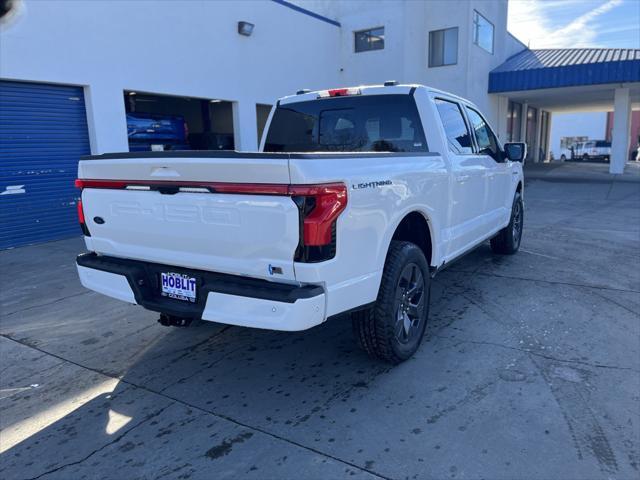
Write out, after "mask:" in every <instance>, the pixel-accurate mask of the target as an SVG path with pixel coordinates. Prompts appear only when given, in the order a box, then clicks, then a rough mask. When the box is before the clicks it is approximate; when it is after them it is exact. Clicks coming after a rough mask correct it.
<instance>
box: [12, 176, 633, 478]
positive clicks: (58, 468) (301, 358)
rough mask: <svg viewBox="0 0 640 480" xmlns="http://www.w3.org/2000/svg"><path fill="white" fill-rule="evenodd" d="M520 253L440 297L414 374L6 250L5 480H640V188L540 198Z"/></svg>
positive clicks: (485, 255)
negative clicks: (165, 304)
mask: <svg viewBox="0 0 640 480" xmlns="http://www.w3.org/2000/svg"><path fill="white" fill-rule="evenodd" d="M525 202H526V218H525V234H524V240H523V243H522V249H521V251H520V252H519V253H518V254H517V255H515V256H510V257H500V256H494V255H492V253H491V251H490V249H489V247H488V246H483V247H481V248H479V249H477V250H476V251H475V252H473V253H471V254H470V255H468V256H467V257H465V258H464V259H463V260H461V261H459V262H458V263H456V264H454V265H452V266H451V267H450V268H449V269H448V270H445V271H443V272H442V273H441V274H439V275H438V276H437V277H436V279H435V281H434V290H433V296H432V311H431V317H430V323H429V324H428V327H427V336H426V338H425V340H424V342H423V344H422V347H421V349H420V351H419V352H418V353H417V354H416V355H415V357H414V358H413V359H411V360H410V361H408V362H406V363H404V364H402V365H400V366H397V367H390V366H388V365H385V364H382V363H378V362H375V361H372V360H370V359H368V358H367V357H366V356H365V355H364V354H363V353H361V352H360V351H359V350H358V349H357V348H356V347H355V345H354V342H353V339H352V335H351V330H350V324H349V322H348V321H347V320H346V319H336V320H334V321H331V322H328V323H326V324H324V325H321V326H319V327H316V328H314V329H312V330H309V331H307V332H300V333H282V332H269V331H261V330H251V329H243V328H237V327H229V326H223V325H216V324H209V323H200V324H198V325H197V326H194V327H191V328H187V329H169V328H165V327H161V326H160V325H158V324H157V323H156V318H157V315H156V314H154V313H151V312H146V311H144V310H142V309H141V308H139V307H135V306H130V305H126V304H123V303H121V302H118V301H115V300H110V299H108V298H106V297H103V296H100V295H97V294H94V293H92V292H88V291H87V290H84V289H83V288H82V287H81V286H80V285H79V283H78V281H77V277H76V273H75V266H74V257H75V255H76V254H77V253H78V252H79V251H81V250H82V243H81V241H80V240H79V239H72V240H68V241H61V242H54V243H49V244H45V245H38V246H33V247H26V248H20V249H16V250H12V251H4V252H0V265H1V271H2V272H3V274H4V275H3V277H4V278H3V285H2V287H1V294H0V295H1V297H0V301H1V308H2V310H1V313H2V319H1V322H0V355H1V360H2V362H1V365H0V408H1V410H0V411H1V414H0V429H1V433H0V451H1V452H2V453H1V454H0V477H1V478H6V479H28V478H47V479H63V480H68V479H94V478H101V479H102V478H105V479H124V478H126V479H132V478H144V479H157V478H170V479H174V478H175V479H187V478H189V479H200V478H255V479H266V478H291V479H299V478H371V479H375V478H385V479H404V478H435V479H441V478H457V479H459V478H469V479H476V478H477V479H480V478H490V479H514V478H526V479H541V480H542V479H550V478H563V479H565V478H575V479H578V478H579V479H633V478H636V479H637V478H640V470H639V469H640V453H639V452H640V394H639V392H640V254H639V250H638V247H639V246H640V183H634V182H615V181H614V182H611V181H609V182H592V183H577V182H575V181H572V182H546V181H540V180H533V181H529V182H527V185H526V187H525Z"/></svg>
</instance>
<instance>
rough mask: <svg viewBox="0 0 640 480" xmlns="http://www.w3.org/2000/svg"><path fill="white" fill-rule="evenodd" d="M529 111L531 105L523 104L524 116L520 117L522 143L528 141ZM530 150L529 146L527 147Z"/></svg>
mask: <svg viewBox="0 0 640 480" xmlns="http://www.w3.org/2000/svg"><path fill="white" fill-rule="evenodd" d="M528 110H529V104H528V103H523V104H522V115H521V116H520V141H521V142H526V141H527V111H528ZM528 148H530V146H529V145H527V149H528Z"/></svg>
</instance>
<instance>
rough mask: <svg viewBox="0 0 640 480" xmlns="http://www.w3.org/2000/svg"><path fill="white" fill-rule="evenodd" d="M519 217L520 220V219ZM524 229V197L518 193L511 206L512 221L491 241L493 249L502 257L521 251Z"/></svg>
mask: <svg viewBox="0 0 640 480" xmlns="http://www.w3.org/2000/svg"><path fill="white" fill-rule="evenodd" d="M518 217H519V218H518ZM523 227H524V205H523V203H522V195H520V192H516V195H515V197H513V204H512V206H511V219H510V220H509V225H507V226H506V227H505V228H503V229H502V230H500V231H499V232H498V234H497V235H496V236H495V237H493V238H492V239H491V249H492V250H493V252H494V253H499V254H501V255H513V254H514V253H516V252H517V251H518V250H519V249H520V242H521V241H522V229H523Z"/></svg>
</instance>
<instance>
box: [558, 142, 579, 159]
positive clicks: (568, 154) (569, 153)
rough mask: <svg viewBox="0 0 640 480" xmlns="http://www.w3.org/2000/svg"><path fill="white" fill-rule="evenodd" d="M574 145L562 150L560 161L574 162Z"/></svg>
mask: <svg viewBox="0 0 640 480" xmlns="http://www.w3.org/2000/svg"><path fill="white" fill-rule="evenodd" d="M572 147H573V145H570V146H569V147H568V148H562V149H561V150H560V160H561V161H563V162H566V161H567V160H573V148H575V147H573V148H572Z"/></svg>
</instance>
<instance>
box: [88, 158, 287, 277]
mask: <svg viewBox="0 0 640 480" xmlns="http://www.w3.org/2000/svg"><path fill="white" fill-rule="evenodd" d="M185 153H186V152H185ZM106 157H107V158H106V159H98V160H84V161H82V162H81V163H80V167H79V178H80V179H84V180H85V186H88V187H90V188H84V189H83V191H82V209H83V211H84V218H85V221H86V225H87V228H88V230H89V232H90V235H91V236H87V237H86V243H87V247H88V248H89V250H92V251H95V252H97V253H100V254H104V255H111V256H116V257H121V258H131V259H136V260H144V261H149V262H154V263H162V264H167V265H175V266H179V267H187V268H195V269H202V270H210V271H214V272H221V273H229V274H234V275H246V276H251V277H256V278H265V279H273V280H279V281H283V280H284V281H287V280H288V281H293V280H295V276H294V270H293V257H294V252H295V250H296V247H297V245H298V239H299V212H298V208H297V207H296V205H295V203H294V202H293V201H292V199H291V197H290V196H287V195H284V194H283V195H279V194H278V191H277V189H276V190H275V191H270V190H269V189H266V193H265V191H264V190H265V188H262V187H260V185H264V184H265V183H267V182H268V183H269V184H274V185H287V184H288V183H289V170H288V160H287V158H286V157H285V158H270V157H269V156H265V158H260V156H259V155H256V154H253V155H251V156H250V157H249V158H244V157H243V158H237V157H238V154H236V155H235V158H234V157H232V158H220V157H213V158H172V157H158V158H144V157H143V158H131V157H130V156H127V158H111V159H109V158H108V156H106ZM97 158H100V157H97ZM101 180H102V181H103V182H100V181H101ZM92 182H93V183H92ZM214 184H217V185H233V184H236V185H240V187H239V188H236V190H239V191H237V192H233V190H229V191H224V189H220V190H221V191H219V190H218V189H216V188H215V185H214ZM252 185H253V186H258V188H257V189H254V188H247V186H249V187H251V186H252ZM252 190H257V191H260V190H263V191H262V192H260V193H259V194H254V193H252ZM245 192H246V193H245Z"/></svg>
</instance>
